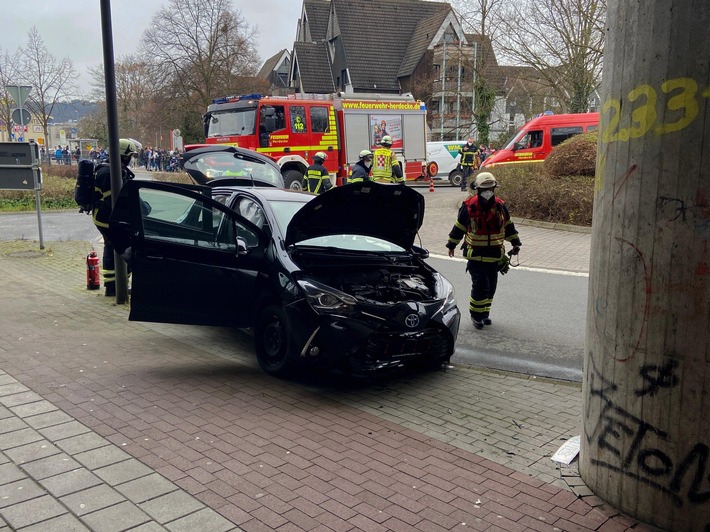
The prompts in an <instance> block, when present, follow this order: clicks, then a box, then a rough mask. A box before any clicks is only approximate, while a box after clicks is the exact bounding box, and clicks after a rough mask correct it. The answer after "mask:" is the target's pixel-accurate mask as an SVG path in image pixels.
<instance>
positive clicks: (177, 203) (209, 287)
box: [109, 180, 268, 327]
mask: <svg viewBox="0 0 710 532" xmlns="http://www.w3.org/2000/svg"><path fill="white" fill-rule="evenodd" d="M211 194H212V190H211V189H210V188H209V187H197V186H185V185H176V184H169V183H157V182H150V181H135V180H132V181H128V182H127V183H126V184H125V185H124V186H123V188H122V189H121V193H120V195H119V198H118V200H117V202H116V205H115V207H114V210H113V214H112V216H111V220H110V223H109V227H110V228H109V231H110V233H111V238H112V240H113V242H114V246H115V249H116V251H117V252H118V253H121V254H122V255H123V256H124V258H125V259H126V260H127V262H128V266H129V268H130V271H131V280H132V283H131V284H132V286H131V311H130V316H129V319H131V320H135V321H155V322H162V323H186V324H195V325H230V326H236V327H246V326H249V325H250V319H251V317H252V314H253V313H252V309H251V307H250V302H252V301H254V300H255V297H254V295H255V293H256V290H257V286H256V284H257V280H258V273H259V270H260V268H261V265H262V262H263V257H264V251H265V249H266V246H267V245H268V241H267V240H268V239H267V237H266V235H265V234H264V232H263V231H262V230H261V228H259V227H257V226H255V225H254V224H252V223H251V222H250V221H249V220H247V219H245V218H243V217H241V216H240V215H239V214H237V213H236V212H234V211H233V210H231V209H229V208H228V207H225V206H224V205H223V204H222V203H220V202H219V201H216V200H215V199H213V198H212V197H211Z"/></svg>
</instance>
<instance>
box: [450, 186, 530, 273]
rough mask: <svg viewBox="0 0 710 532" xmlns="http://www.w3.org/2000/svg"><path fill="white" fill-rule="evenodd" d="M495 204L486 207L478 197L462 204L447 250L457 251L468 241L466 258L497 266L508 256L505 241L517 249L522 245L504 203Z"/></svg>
mask: <svg viewBox="0 0 710 532" xmlns="http://www.w3.org/2000/svg"><path fill="white" fill-rule="evenodd" d="M492 200H493V201H491V202H490V203H487V202H486V201H485V200H483V199H481V197H480V196H478V195H476V196H472V197H470V198H469V199H467V200H466V201H464V202H463V203H462V204H461V208H460V209H459V213H458V216H457V218H456V223H455V224H454V227H453V228H452V229H451V232H450V233H449V240H448V242H447V243H446V247H447V248H449V249H455V248H456V246H457V245H458V244H459V242H461V239H462V238H464V237H465V239H464V244H463V246H462V249H463V256H464V257H465V258H467V259H468V260H478V261H482V262H497V261H498V260H500V259H501V257H503V256H504V255H505V249H504V242H505V241H506V240H507V241H508V242H510V243H511V244H513V245H514V246H521V245H522V244H521V243H520V237H519V236H518V232H517V231H516V229H515V225H514V224H513V221H512V220H511V219H510V213H509V212H508V208H507V207H506V206H505V202H504V201H503V200H502V199H500V198H498V197H496V196H494V197H493V198H492Z"/></svg>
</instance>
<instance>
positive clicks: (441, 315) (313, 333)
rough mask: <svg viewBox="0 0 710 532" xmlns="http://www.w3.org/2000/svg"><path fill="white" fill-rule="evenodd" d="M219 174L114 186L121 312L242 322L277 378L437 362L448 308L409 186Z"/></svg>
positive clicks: (454, 328)
mask: <svg viewBox="0 0 710 532" xmlns="http://www.w3.org/2000/svg"><path fill="white" fill-rule="evenodd" d="M205 171H209V169H205ZM238 179H241V177H240V178H238ZM233 181H234V178H226V179H214V180H212V181H211V182H210V185H211V186H197V185H184V184H182V185H181V184H174V183H158V182H152V181H139V180H133V181H129V182H127V183H126V184H125V185H124V186H123V189H122V190H121V193H120V196H119V198H118V200H117V203H116V206H115V208H114V211H113V215H112V219H111V223H110V230H111V233H112V238H113V241H114V245H115V247H116V250H117V251H119V252H120V253H122V254H123V256H124V257H125V258H126V260H127V261H128V262H129V263H130V266H131V270H132V292H131V310H130V316H129V319H130V320H137V321H156V322H166V323H187V324H202V325H228V326H235V327H251V328H253V330H254V339H255V345H256V356H257V360H258V362H259V364H260V366H261V367H262V368H263V369H264V371H266V372H267V373H269V374H272V375H278V376H285V375H288V374H289V372H290V371H291V370H292V368H293V367H294V366H296V365H300V364H310V365H312V366H316V367H320V368H326V369H328V368H340V369H343V370H346V371H349V372H353V373H358V374H369V373H372V372H378V371H382V370H386V369H391V368H399V367H401V366H405V365H409V364H420V365H421V364H424V365H426V366H430V367H434V366H440V365H441V364H442V363H446V362H447V361H448V360H449V359H450V357H451V355H452V354H453V352H454V344H455V341H456V337H457V334H458V328H459V322H460V312H459V309H458V307H457V306H456V301H455V299H454V290H453V287H452V285H451V284H450V283H449V281H448V280H446V279H445V278H444V276H442V275H441V274H440V273H438V272H437V271H436V270H434V269H433V268H432V267H431V266H429V265H428V264H427V263H426V262H425V260H424V259H426V258H427V257H428V252H427V251H426V250H425V249H422V248H420V247H417V246H415V245H414V240H415V237H416V234H417V231H418V229H419V228H420V226H421V223H422V219H423V214H424V198H423V196H422V195H421V194H419V193H418V192H416V191H415V190H413V189H410V188H408V187H403V186H400V185H387V184H380V183H373V182H364V183H355V184H349V185H345V186H341V187H337V188H333V189H332V190H329V191H328V192H326V193H324V194H321V195H319V196H314V195H311V194H306V193H303V192H298V191H292V190H282V189H278V188H276V187H264V186H262V187H244V186H234V184H233ZM223 183H224V184H223ZM142 202H148V203H149V204H150V205H151V207H152V208H151V209H150V212H148V210H149V209H141V208H140V205H141V204H142Z"/></svg>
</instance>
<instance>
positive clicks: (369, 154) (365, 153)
mask: <svg viewBox="0 0 710 532" xmlns="http://www.w3.org/2000/svg"><path fill="white" fill-rule="evenodd" d="M365 157H372V152H371V151H370V150H362V151H361V152H360V159H364V158H365Z"/></svg>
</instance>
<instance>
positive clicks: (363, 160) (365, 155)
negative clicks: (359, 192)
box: [348, 150, 372, 183]
mask: <svg viewBox="0 0 710 532" xmlns="http://www.w3.org/2000/svg"><path fill="white" fill-rule="evenodd" d="M359 157H360V158H359V160H358V162H356V163H355V164H354V165H353V171H352V174H350V177H348V183H361V182H362V181H370V168H372V152H371V151H370V150H362V151H361V152H360V156H359Z"/></svg>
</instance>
